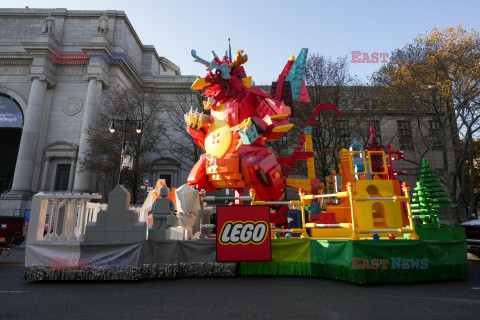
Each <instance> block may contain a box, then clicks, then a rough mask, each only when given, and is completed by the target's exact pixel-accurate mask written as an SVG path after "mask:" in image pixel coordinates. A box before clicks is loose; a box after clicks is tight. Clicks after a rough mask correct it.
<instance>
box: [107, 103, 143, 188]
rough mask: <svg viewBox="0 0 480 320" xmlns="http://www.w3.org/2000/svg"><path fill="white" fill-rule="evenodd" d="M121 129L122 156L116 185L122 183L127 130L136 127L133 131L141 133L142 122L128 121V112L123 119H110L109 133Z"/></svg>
mask: <svg viewBox="0 0 480 320" xmlns="http://www.w3.org/2000/svg"><path fill="white" fill-rule="evenodd" d="M117 126H119V127H123V140H122V155H121V158H120V172H119V174H118V184H121V183H122V166H123V160H124V159H125V148H126V146H127V140H126V138H127V129H128V127H129V126H136V129H135V131H136V132H137V133H142V120H136V119H129V118H128V112H127V114H126V116H125V119H112V123H111V124H110V128H109V130H110V132H111V133H114V132H115V129H116V127H117Z"/></svg>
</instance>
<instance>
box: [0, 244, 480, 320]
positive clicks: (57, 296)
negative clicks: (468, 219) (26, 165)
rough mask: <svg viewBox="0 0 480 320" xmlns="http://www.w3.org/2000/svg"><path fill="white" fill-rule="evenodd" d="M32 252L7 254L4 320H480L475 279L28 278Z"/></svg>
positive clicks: (1, 298)
mask: <svg viewBox="0 0 480 320" xmlns="http://www.w3.org/2000/svg"><path fill="white" fill-rule="evenodd" d="M23 259H24V250H23V249H22V250H19V251H18V252H16V253H15V254H12V255H11V256H9V257H0V319H2V320H3V319H349V320H360V319H369V320H372V319H456V318H458V319H461V320H464V319H480V262H479V261H478V260H477V261H473V260H471V261H469V271H470V276H469V278H468V280H457V281H442V282H429V283H415V284H394V285H391V284H389V285H368V286H365V285H354V284H349V283H345V282H341V281H335V280H329V279H318V278H296V277H239V278H223V279H222V278H216V279H213V278H192V279H175V280H154V281H151V280H150V281H141V282H32V281H24V280H23V279H22V274H23V261H24V260H23Z"/></svg>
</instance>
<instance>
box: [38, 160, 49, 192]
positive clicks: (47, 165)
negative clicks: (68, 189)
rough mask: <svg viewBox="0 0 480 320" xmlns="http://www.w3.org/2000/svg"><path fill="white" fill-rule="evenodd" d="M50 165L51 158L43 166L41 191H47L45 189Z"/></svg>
mask: <svg viewBox="0 0 480 320" xmlns="http://www.w3.org/2000/svg"><path fill="white" fill-rule="evenodd" d="M49 165H50V157H46V158H45V162H44V164H43V173H42V183H41V185H40V190H41V191H45V188H46V187H47V176H48V167H49Z"/></svg>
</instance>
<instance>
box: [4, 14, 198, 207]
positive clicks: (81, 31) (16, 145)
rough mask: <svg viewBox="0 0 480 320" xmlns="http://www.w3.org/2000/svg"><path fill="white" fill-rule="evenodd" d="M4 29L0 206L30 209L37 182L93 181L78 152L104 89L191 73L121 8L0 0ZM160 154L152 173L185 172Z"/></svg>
mask: <svg viewBox="0 0 480 320" xmlns="http://www.w3.org/2000/svg"><path fill="white" fill-rule="evenodd" d="M0 34H1V36H0V150H1V154H2V157H1V159H0V192H5V191H6V190H9V192H8V194H3V195H2V196H1V198H0V215H1V214H7V215H11V214H12V212H13V210H14V209H21V210H22V212H23V211H24V209H29V208H30V202H31V197H32V195H33V194H34V193H36V192H38V191H43V190H46V191H67V190H68V191H74V192H93V191H96V187H97V186H96V181H95V179H93V175H92V174H91V173H85V172H80V171H79V169H78V165H77V160H78V158H79V157H81V155H82V154H83V153H84V152H85V150H87V148H88V144H87V141H86V134H85V131H86V129H87V128H88V126H89V125H90V124H92V123H93V122H94V121H95V119H96V117H97V115H98V113H99V111H100V108H101V106H100V102H101V95H102V90H104V89H108V88H115V87H116V86H117V85H118V86H120V87H132V86H137V87H146V86H150V87H155V88H157V90H158V91H159V92H161V93H164V94H165V97H167V96H168V93H169V92H171V91H175V92H178V91H179V90H180V91H181V90H189V88H190V85H191V83H193V81H194V80H195V77H193V76H182V75H181V72H180V68H179V67H178V66H177V65H175V64H174V63H173V62H172V61H170V60H169V59H167V58H165V57H161V56H160V55H159V54H158V53H157V51H156V50H155V48H154V47H153V46H151V45H144V44H142V43H141V41H140V39H139V38H138V35H137V34H136V32H135V30H134V29H133V27H132V25H131V23H130V21H129V20H128V18H127V16H126V15H125V13H124V12H123V11H115V10H111V11H109V10H107V11H72V10H66V9H28V8H26V9H0ZM58 52H60V53H61V54H62V55H61V56H59V54H58ZM64 54H66V57H67V58H66V59H64V57H65V56H64ZM94 55H97V58H96V59H93V58H92V57H93V56H94ZM99 55H100V58H98V56H99ZM107 132H108V131H107ZM159 161H160V163H159V165H158V166H157V168H158V170H157V172H155V173H154V174H156V177H153V178H158V177H160V175H162V176H163V177H165V176H166V175H168V176H169V177H170V179H171V180H172V183H174V184H175V185H176V184H180V185H181V184H182V183H180V182H181V181H185V180H186V177H183V176H178V175H179V174H180V173H179V170H178V165H177V164H176V162H175V159H168V158H167V159H161V160H159ZM162 161H163V163H162Z"/></svg>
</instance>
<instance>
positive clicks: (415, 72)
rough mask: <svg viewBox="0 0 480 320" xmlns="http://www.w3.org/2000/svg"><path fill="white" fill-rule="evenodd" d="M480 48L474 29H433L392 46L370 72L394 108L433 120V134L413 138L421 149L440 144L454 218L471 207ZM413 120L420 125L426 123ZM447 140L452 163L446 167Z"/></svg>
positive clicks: (479, 36) (478, 34) (479, 107)
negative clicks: (396, 47) (453, 202)
mask: <svg viewBox="0 0 480 320" xmlns="http://www.w3.org/2000/svg"><path fill="white" fill-rule="evenodd" d="M479 48H480V32H479V31H478V30H472V31H471V32H468V31H466V30H464V29H463V27H462V26H461V25H459V26H457V27H447V28H445V29H437V28H435V29H434V30H432V31H430V32H427V33H426V34H423V35H419V36H418V37H417V38H415V39H414V41H413V43H411V44H408V45H406V46H405V47H404V48H402V49H401V50H397V51H396V52H395V54H394V56H393V59H391V61H390V62H389V63H388V64H387V65H386V66H384V67H382V68H381V69H380V71H379V72H377V73H376V74H375V76H374V77H373V79H374V82H375V83H376V84H377V85H379V86H382V87H383V88H384V95H385V96H386V97H387V98H388V99H390V100H391V102H392V104H395V105H396V107H397V108H404V110H406V112H408V113H410V114H413V115H414V116H415V117H416V119H421V118H422V117H423V119H425V117H427V116H428V117H431V119H432V120H433V121H435V122H437V123H438V126H439V130H438V131H439V133H438V135H437V139H431V138H432V137H428V136H426V135H424V134H423V133H422V131H421V130H419V131H420V132H419V139H418V141H423V142H425V143H422V145H423V146H422V147H423V148H421V150H422V151H421V152H427V151H428V150H430V149H432V147H435V144H440V147H441V150H442V155H443V163H444V168H445V172H446V173H447V181H445V182H447V183H446V185H447V186H448V188H449V190H450V193H451V195H452V197H453V198H454V199H456V202H457V204H458V205H459V210H458V211H457V214H458V217H460V216H463V217H465V216H469V213H471V212H474V211H475V210H476V205H475V204H476V203H475V202H476V197H475V195H474V193H475V191H474V188H475V187H474V183H473V181H475V177H474V176H473V175H474V173H475V168H474V160H475V159H476V158H478V157H479V155H478V153H477V152H476V151H475V150H476V148H475V146H474V140H475V138H476V137H477V136H478V134H479V132H480V131H479V130H480V121H479V120H480V112H479V110H480V64H479V61H480V50H479ZM418 122H419V126H418V127H419V128H420V129H421V128H422V127H423V128H424V127H425V125H424V124H423V125H422V123H420V120H418ZM432 143H433V145H432ZM450 143H451V145H452V148H453V151H454V155H455V167H454V169H453V170H450V171H449V170H448V169H449V166H448V152H449V144H450ZM425 150H426V151H425ZM457 181H458V182H459V184H458V185H459V187H460V188H457V186H458V185H457ZM461 211H463V214H461Z"/></svg>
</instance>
